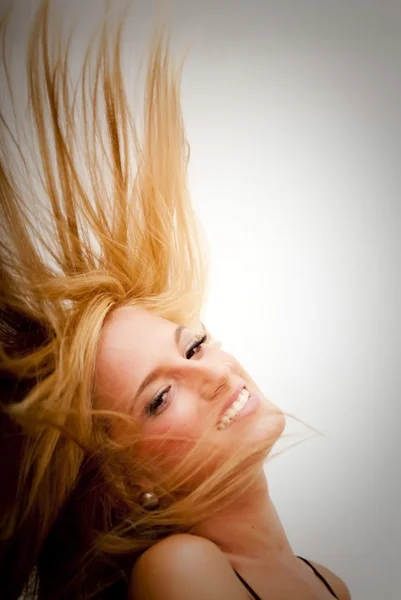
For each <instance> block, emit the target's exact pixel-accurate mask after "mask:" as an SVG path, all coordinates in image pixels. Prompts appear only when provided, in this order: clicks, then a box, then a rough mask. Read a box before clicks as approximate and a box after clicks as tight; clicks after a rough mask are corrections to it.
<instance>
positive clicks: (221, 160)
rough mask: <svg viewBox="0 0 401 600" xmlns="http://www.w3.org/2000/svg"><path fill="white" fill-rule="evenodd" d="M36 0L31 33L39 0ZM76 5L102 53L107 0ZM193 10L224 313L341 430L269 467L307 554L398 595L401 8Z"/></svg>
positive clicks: (226, 341) (226, 328) (133, 34)
mask: <svg viewBox="0 0 401 600" xmlns="http://www.w3.org/2000/svg"><path fill="white" fill-rule="evenodd" d="M1 4H3V5H4V4H5V2H4V0H2V2H1ZM20 4H21V5H22V6H23V10H21V11H20V13H19V14H20V16H19V17H18V18H19V20H20V25H21V27H19V25H18V27H16V29H15V31H14V35H15V37H16V38H17V37H18V36H23V35H24V34H23V31H24V27H22V25H23V24H24V23H25V20H26V21H27V18H28V17H27V13H28V12H30V11H33V8H34V6H35V5H36V4H37V0H35V1H34V2H31V1H30V0H25V2H20ZM58 4H59V5H60V6H62V7H63V10H64V11H65V12H66V13H67V14H69V15H72V18H74V16H77V15H79V16H80V18H79V28H80V33H79V36H82V43H83V44H82V47H83V46H84V43H85V40H86V39H87V32H88V31H91V30H93V23H94V22H96V21H97V20H98V17H99V16H100V14H101V11H102V6H103V2H102V1H97V0H92V1H88V0H84V1H82V0H80V1H79V2H78V1H77V0H73V1H70V2H68V3H67V2H58ZM121 5H122V2H115V3H114V4H113V10H114V7H118V6H121ZM132 5H133V8H132V13H131V14H130V16H129V17H128V20H127V31H128V32H129V35H128V36H127V46H126V48H128V47H129V45H130V44H132V43H133V42H134V40H136V41H138V42H139V43H140V45H141V47H144V46H143V44H144V43H145V41H146V40H147V39H148V34H149V32H150V25H151V15H152V12H153V9H154V3H153V2H150V1H149V0H137V1H136V2H132ZM174 6H175V8H174V13H173V20H172V23H173V26H172V30H173V36H172V38H173V46H174V48H175V49H176V50H177V61H178V59H179V58H180V57H181V56H182V53H183V52H184V51H185V50H186V48H187V46H188V45H190V53H189V56H188V58H187V61H186V64H185V67H184V72H183V82H182V105H183V111H184V119H185V124H186V130H187V136H188V139H189V142H190V145H191V160H190V172H189V175H190V188H191V193H192V197H193V201H194V204H195V206H196V209H197V211H198V214H199V216H200V218H201V221H202V223H203V225H204V227H205V230H206V232H207V234H208V237H209V241H210V244H211V257H212V271H211V284H210V294H209V299H208V304H207V307H206V312H205V315H204V316H205V322H206V325H207V326H208V327H209V328H210V330H211V332H212V333H213V334H214V335H215V336H217V337H218V338H219V339H221V340H222V342H223V347H224V348H225V349H227V350H228V351H230V352H232V353H233V354H234V355H236V356H237V358H238V359H239V360H240V361H242V363H243V364H244V366H245V368H246V369H247V370H248V371H249V372H250V374H251V375H252V377H253V378H254V379H255V381H256V382H257V384H258V386H259V387H260V388H261V389H262V390H263V392H264V394H265V395H266V396H268V397H269V398H270V399H271V400H272V401H273V402H274V403H276V404H277V405H279V406H280V407H281V408H282V409H284V410H285V411H288V412H291V413H294V414H295V415H296V416H297V417H298V418H300V419H302V420H303V421H305V422H306V423H308V424H310V425H311V426H312V427H314V428H317V429H318V430H320V431H322V432H323V433H324V434H325V436H324V437H315V438H314V439H311V440H309V441H306V442H305V443H302V444H300V445H297V446H296V447H293V448H291V449H289V450H288V451H286V452H285V453H284V454H282V455H280V456H278V457H276V458H275V459H274V460H273V461H272V462H271V463H269V464H268V465H267V467H266V469H267V474H268V480H269V482H270V489H271V495H272V498H273V502H274V503H275V505H276V507H277V510H278V512H279V515H280V517H281V519H282V522H283V525H284V527H285V530H286V532H287V534H288V537H289V539H290V542H291V543H292V546H293V548H294V551H295V552H296V553H297V554H301V555H302V556H305V557H307V558H309V559H311V560H315V561H317V562H319V563H321V564H323V565H326V566H327V567H329V568H330V569H332V570H333V571H334V572H335V573H337V574H338V575H339V576H340V577H342V578H343V579H344V580H345V582H346V583H347V584H348V586H349V588H350V591H351V594H352V598H353V600H397V599H399V598H400V583H401V582H400V575H399V572H400V567H401V565H400V560H401V542H400V539H401V537H400V536H401V531H400V530H401V519H400V516H399V508H398V507H399V506H401V502H400V500H401V494H400V472H401V470H400V461H399V454H400V453H399V447H398V443H397V442H398V440H397V438H398V433H399V423H400V416H401V411H400V409H399V402H400V391H401V375H400V371H401V360H400V350H399V346H400V338H401V321H400V316H399V309H400V308H401V286H400V267H401V264H400V262H401V235H400V234H401V223H400V220H401V203H400V199H399V194H400V189H401V169H400V159H401V69H400V56H401V2H400V1H399V0H398V1H396V0H394V2H390V1H388V0H375V1H374V2H373V1H370V0H359V1H356V0H341V1H334V0H332V1H329V0H292V1H289V0H279V1H276V2H272V1H270V0H269V1H268V0H264V1H258V2H257V1H256V0H246V1H245V0H242V1H241V2H239V1H231V2H228V1H220V2H219V1H216V0H214V1H211V0H196V1H191V0H182V1H176V2H175V3H174ZM30 14H32V13H30ZM128 38H129V39H128ZM135 43H136V42H135ZM17 46H18V48H17V52H20V53H21V56H22V52H21V45H20V44H17ZM78 46H79V44H77V45H76V46H74V52H77V60H78V64H79V62H80V61H81V60H82V53H81V54H80V53H79V48H78ZM130 52H131V51H130V50H128V54H130ZM132 56H133V55H132V52H131V54H130V57H129V60H128V61H127V64H128V63H129V62H130V61H131V63H132V60H133V59H132ZM131 75H132V72H131V71H130V72H128V71H127V80H129V78H130V77H131ZM305 432H306V433H307V430H305Z"/></svg>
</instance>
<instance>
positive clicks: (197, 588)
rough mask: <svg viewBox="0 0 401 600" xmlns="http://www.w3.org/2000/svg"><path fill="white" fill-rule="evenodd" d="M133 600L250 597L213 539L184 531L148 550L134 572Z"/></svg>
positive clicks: (219, 599)
mask: <svg viewBox="0 0 401 600" xmlns="http://www.w3.org/2000/svg"><path fill="white" fill-rule="evenodd" d="M130 597H131V599H132V600H159V599H162V600H181V599H183V600H184V599H188V598H191V599H192V600H204V599H205V598H207V599H208V600H221V598H231V599H232V600H246V598H247V594H246V593H245V592H244V589H243V587H242V585H241V583H240V582H239V580H238V579H237V577H236V575H235V573H234V571H233V569H232V567H231V565H230V563H229V561H228V559H227V558H226V556H225V555H224V553H223V552H222V551H221V550H220V548H218V546H216V544H214V543H213V542H211V541H210V540H207V539H205V538H202V537H199V536H195V535H191V534H187V533H182V534H176V535H172V536H170V537H168V538H166V539H164V540H162V541H160V542H158V543H157V544H155V545H154V546H152V547H151V548H149V550H147V551H146V552H144V553H143V554H142V556H141V557H140V558H139V559H138V560H137V562H136V564H135V566H134V568H133V570H132V575H131V582H130Z"/></svg>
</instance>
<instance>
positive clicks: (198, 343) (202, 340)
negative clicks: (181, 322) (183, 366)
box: [185, 333, 209, 359]
mask: <svg viewBox="0 0 401 600" xmlns="http://www.w3.org/2000/svg"><path fill="white" fill-rule="evenodd" d="M208 339H209V336H208V334H207V333H205V334H204V335H202V337H201V338H200V339H199V340H197V341H196V342H195V343H193V344H192V346H191V347H190V348H189V350H187V352H186V354H185V358H187V359H190V358H192V357H193V356H194V354H196V352H195V351H196V350H198V348H200V347H201V346H202V344H204V343H205V342H207V341H208Z"/></svg>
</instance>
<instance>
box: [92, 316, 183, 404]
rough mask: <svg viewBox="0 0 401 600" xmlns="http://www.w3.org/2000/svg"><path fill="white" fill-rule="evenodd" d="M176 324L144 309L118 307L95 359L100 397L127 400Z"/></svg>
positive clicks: (107, 321)
mask: <svg viewBox="0 0 401 600" xmlns="http://www.w3.org/2000/svg"><path fill="white" fill-rule="evenodd" d="M175 327H176V325H175V324H173V323H172V322H171V321H167V320H166V319H163V318H162V317H159V316H158V315H155V314H153V313H151V312H149V311H147V310H145V309H143V308H139V307H125V308H119V309H117V310H115V311H114V312H113V313H112V314H110V315H109V317H108V319H107V320H106V322H105V324H104V327H103V330H102V334H101V336H100V340H99V346H98V352H97V359H96V388H97V392H98V394H97V395H98V396H99V397H100V398H102V397H103V398H105V397H107V398H110V396H113V398H114V400H115V401H116V402H117V401H118V400H121V401H125V400H126V399H127V398H128V397H129V396H130V395H132V393H133V390H134V389H135V387H136V386H137V385H138V384H139V382H140V381H141V380H142V379H143V378H144V377H145V376H146V375H147V374H148V372H149V371H150V370H151V369H152V368H153V367H154V365H155V361H157V360H158V352H161V347H163V346H165V345H166V343H168V340H169V338H170V337H171V336H172V331H173V330H174V329H175Z"/></svg>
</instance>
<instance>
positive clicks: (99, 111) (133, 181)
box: [0, 0, 273, 599]
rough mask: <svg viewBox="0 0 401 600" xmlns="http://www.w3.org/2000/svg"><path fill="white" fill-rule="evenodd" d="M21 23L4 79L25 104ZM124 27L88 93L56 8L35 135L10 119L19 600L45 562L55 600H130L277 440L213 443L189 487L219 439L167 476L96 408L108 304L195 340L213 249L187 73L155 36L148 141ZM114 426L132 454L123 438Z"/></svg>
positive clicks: (6, 535) (9, 519)
mask: <svg viewBox="0 0 401 600" xmlns="http://www.w3.org/2000/svg"><path fill="white" fill-rule="evenodd" d="M8 22H9V15H6V16H5V17H3V19H2V21H1V38H2V41H3V68H4V74H5V78H6V81H7V82H8V89H9V93H10V99H11V105H12V106H14V105H15V98H14V96H13V91H12V85H11V75H10V72H9V70H8V66H7V61H6V56H5V54H6V48H7V44H6V40H7V27H8ZM123 23H124V17H121V19H120V20H119V21H118V23H117V27H116V30H115V31H114V34H113V35H112V36H111V35H110V32H111V31H112V25H111V24H110V23H108V22H107V20H106V19H105V20H104V22H103V25H102V29H101V32H100V36H93V38H92V39H91V41H90V43H89V45H88V48H87V53H86V55H85V59H84V62H83V66H82V70H81V73H80V80H79V82H80V83H79V86H77V87H75V88H74V87H73V85H72V81H71V79H70V70H69V67H70V64H69V49H70V43H71V39H72V38H71V37H69V39H68V41H67V43H63V42H62V40H63V33H62V29H61V26H60V23H59V21H58V20H56V18H55V16H54V15H52V13H51V10H50V2H49V1H48V0H42V1H41V3H40V7H39V8H38V10H37V12H36V14H35V18H34V22H33V25H32V28H31V33H30V38H29V47H28V54H27V63H28V71H27V74H28V79H27V83H28V98H29V104H28V117H29V121H28V122H29V125H30V126H31V127H32V131H31V134H30V135H26V132H25V130H24V131H23V134H24V137H23V138H22V137H21V134H20V131H19V130H18V128H17V130H16V131H13V126H12V125H11V123H9V122H8V121H7V119H6V118H5V116H4V113H2V114H1V115H0V120H1V137H0V144H1V146H0V153H1V154H0V156H1V160H0V194H1V204H0V218H1V223H0V227H1V242H0V276H1V289H0V373H1V397H0V400H1V412H0V426H1V430H2V436H1V441H0V451H1V455H2V457H4V456H8V457H9V461H10V462H9V464H8V465H6V464H4V459H3V464H2V468H1V472H0V486H1V489H2V490H3V491H0V509H1V510H0V513H1V517H0V518H1V532H0V533H1V538H0V563H1V564H2V565H3V569H2V570H1V577H0V589H1V586H3V588H4V589H6V590H7V594H6V596H7V598H10V599H11V598H14V597H15V598H17V597H18V595H19V594H20V592H21V590H22V587H23V585H25V584H26V583H27V581H28V578H29V575H30V574H31V573H32V572H33V569H34V567H36V575H35V577H34V589H35V590H36V593H38V596H39V598H41V599H42V598H52V599H54V598H74V599H79V598H82V599H83V598H91V597H96V598H106V597H107V590H110V589H112V590H114V592H113V594H112V597H113V598H117V597H118V592H117V590H118V588H116V587H115V586H116V585H119V582H120V584H122V588H121V590H122V592H121V597H123V594H126V585H127V584H126V580H127V577H128V576H129V570H130V568H132V565H133V562H134V561H135V560H136V558H137V557H138V556H139V555H140V554H141V553H142V552H143V551H144V550H146V549H147V548H148V547H150V546H151V545H152V544H154V543H155V542H157V541H158V540H159V539H161V538H163V537H165V536H167V535H171V534H172V533H175V532H179V531H187V530H188V529H189V528H190V527H191V526H193V525H194V524H195V523H196V522H198V521H200V520H201V519H202V518H205V516H206V515H210V514H211V513H212V512H213V511H217V510H218V509H221V507H223V506H225V505H227V504H228V503H229V502H230V500H232V498H233V497H234V496H236V497H237V498H238V497H239V496H240V494H241V493H245V492H246V490H247V489H248V487H249V486H250V485H252V484H253V482H254V481H255V480H256V477H257V474H258V472H259V471H258V466H259V465H260V462H261V461H262V460H263V459H264V458H265V457H266V456H267V454H268V452H269V450H270V449H271V446H272V443H273V442H272V440H265V441H264V442H263V443H259V444H255V446H254V447H252V448H249V445H248V447H244V446H241V444H239V445H238V448H237V450H236V452H235V453H234V455H233V456H232V457H230V459H229V460H228V459H226V460H222V457H220V456H219V449H218V448H211V451H210V465H215V467H216V468H213V469H212V468H211V469H210V473H209V475H208V477H206V478H205V479H204V481H203V482H202V484H201V485H198V486H196V487H193V486H192V487H191V485H190V480H191V477H192V476H193V474H194V473H195V472H196V471H197V469H199V468H200V465H199V454H198V449H199V447H200V445H201V444H202V443H207V442H206V437H205V439H202V440H199V443H198V444H196V445H195V446H194V447H193V448H192V449H191V450H190V451H189V452H188V454H187V456H186V458H185V460H184V461H183V462H182V463H181V464H179V465H178V466H177V468H176V469H173V470H169V471H167V472H166V471H164V470H163V468H162V465H163V453H162V451H161V452H160V456H159V460H157V461H154V462H153V463H152V464H150V463H149V464H146V463H145V462H144V461H143V460H141V461H139V460H138V458H137V455H136V448H137V443H138V442H139V441H140V436H139V433H138V431H137V429H136V426H135V423H132V421H131V420H130V419H129V418H128V417H124V416H123V415H119V414H116V413H112V412H111V411H100V410H97V411H96V410H94V409H93V400H94V393H95V380H94V378H95V366H96V354H97V347H98V343H99V338H100V334H101V331H102V327H103V324H104V322H105V319H106V318H107V317H108V316H109V315H110V314H111V313H112V311H113V310H115V309H116V308H117V307H122V306H130V305H137V306H141V307H144V308H146V309H147V310H150V311H152V312H154V313H156V314H158V315H160V316H162V317H164V318H167V319H169V320H171V321H173V322H175V323H181V324H184V325H186V326H189V327H192V328H194V329H197V328H198V327H199V326H200V318H201V311H202V307H203V304H204V300H205V297H206V293H207V265H208V250H207V246H206V242H205V237H204V234H203V230H202V228H201V227H200V224H199V222H198V220H197V217H196V214H195V211H194V209H193V207H192V205H191V202H190V197H189V193H188V188H187V165H188V160H189V146H188V144H187V141H186V138H185V131H184V126H183V120H182V113H181V107H180V100H179V90H180V79H181V72H182V67H183V62H182V63H181V65H180V67H179V68H178V69H174V67H173V66H172V65H171V60H170V56H169V41H168V39H167V40H166V39H165V34H164V31H163V29H161V28H160V27H159V28H157V27H156V28H155V33H154V37H153V39H152V41H151V45H150V53H149V59H148V67H147V72H146V83H145V97H144V98H145V102H144V111H143V133H142V139H141V140H140V136H139V134H138V124H137V122H136V121H135V120H134V117H133V115H132V112H131V110H130V107H129V100H128V97H127V93H126V91H125V87H124V81H123V76H122V69H121V60H120V50H121V40H122V31H123ZM51 31H52V32H53V35H51V33H50V32H51ZM96 40H98V42H99V43H98V46H97V47H95V42H96ZM14 114H15V113H14ZM22 140H23V141H22ZM28 143H30V144H32V145H31V148H30V151H31V154H30V155H29V153H27V151H26V144H28ZM80 144H81V145H80ZM30 160H31V163H30V162H29V161H30ZM134 165H136V171H135V172H134V169H133V167H134ZM113 419H119V420H120V421H123V422H124V423H125V425H126V427H127V428H128V429H129V432H130V438H129V439H130V443H129V444H127V443H125V444H121V443H120V444H118V443H117V442H116V441H115V440H113V439H112V436H111V435H110V424H111V423H112V422H113ZM205 435H206V432H205ZM161 441H163V440H161ZM161 448H162V446H161ZM203 456H204V453H203ZM216 460H217V462H216ZM216 465H217V466H216ZM203 466H204V465H203ZM142 476H146V477H150V478H153V480H154V481H155V482H156V489H155V491H156V492H157V494H158V495H159V497H160V498H161V499H165V502H164V503H162V506H161V508H160V509H159V510H156V511H154V512H151V513H150V512H147V511H145V510H144V509H143V508H142V507H141V506H140V504H139V503H138V501H137V498H136V496H135V494H133V490H134V488H135V482H136V481H138V479H139V478H140V477H142ZM124 582H125V583H124ZM111 584H114V586H112V587H111V588H110V585H111ZM124 586H125V587H124ZM124 590H125V592H124ZM116 594H117V595H116Z"/></svg>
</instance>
